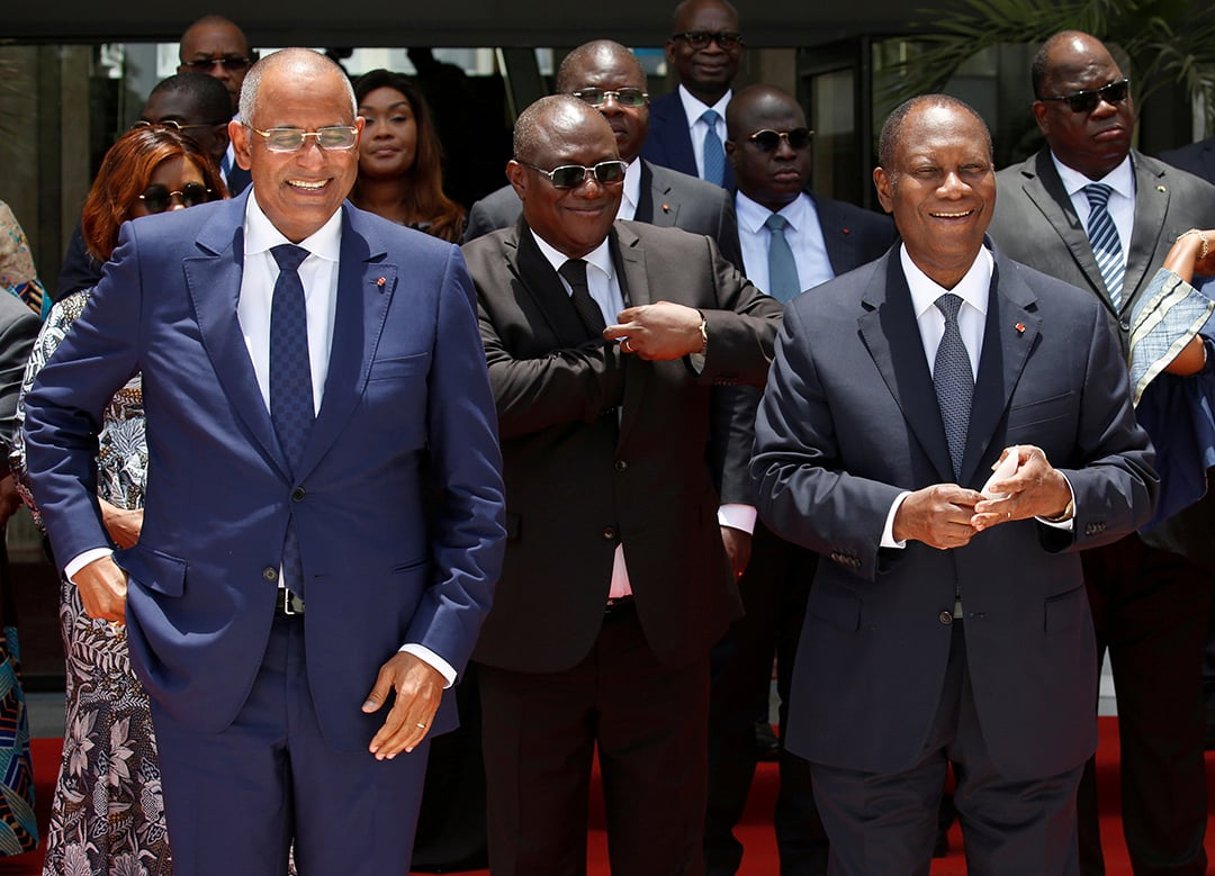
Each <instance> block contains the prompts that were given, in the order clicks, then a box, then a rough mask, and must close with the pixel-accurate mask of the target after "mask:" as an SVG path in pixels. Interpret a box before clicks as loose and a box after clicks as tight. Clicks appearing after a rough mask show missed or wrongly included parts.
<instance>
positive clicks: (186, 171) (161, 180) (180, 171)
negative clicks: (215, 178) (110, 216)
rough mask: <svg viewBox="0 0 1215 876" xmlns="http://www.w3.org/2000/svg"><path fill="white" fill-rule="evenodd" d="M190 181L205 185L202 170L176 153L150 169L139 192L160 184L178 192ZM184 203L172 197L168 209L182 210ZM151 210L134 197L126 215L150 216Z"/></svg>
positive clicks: (136, 216)
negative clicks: (173, 156) (150, 173)
mask: <svg viewBox="0 0 1215 876" xmlns="http://www.w3.org/2000/svg"><path fill="white" fill-rule="evenodd" d="M190 183H196V184H198V185H200V186H204V187H205V186H206V185H207V181H206V179H205V178H204V177H203V174H202V171H201V170H199V169H198V166H197V165H196V164H195V163H194V162H193V161H191V160H190V159H189V158H186V156H184V155H178V156H176V157H175V158H166V159H165V160H164V161H162V162H160V164H158V165H156V169H155V170H153V171H152V176H151V177H150V178H149V179H148V182H147V185H145V186H144V187H143V189H142V190H141V193H142V192H143V191H146V190H147V189H148V187H149V186H154V185H162V186H164V187H165V188H166V189H167V190H168V191H170V192H180V191H181V190H182V189H183V188H185V187H186V186H187V185H189V184H190ZM184 209H185V204H183V203H182V202H181V198H179V197H177V198H173V200H172V201H171V202H170V204H169V210H184ZM151 214H152V211H151V210H149V209H148V208H147V207H146V206H145V205H144V202H143V201H141V200H139V199H138V198H136V199H135V203H134V204H132V205H131V209H130V211H129V214H128V217H127V218H129V219H138V218H139V217H140V216H150V215H151Z"/></svg>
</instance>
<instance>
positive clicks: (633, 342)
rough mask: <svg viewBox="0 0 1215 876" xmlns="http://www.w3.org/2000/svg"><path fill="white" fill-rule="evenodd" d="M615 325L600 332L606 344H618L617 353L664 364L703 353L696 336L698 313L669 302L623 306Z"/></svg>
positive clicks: (702, 344)
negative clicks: (616, 342)
mask: <svg viewBox="0 0 1215 876" xmlns="http://www.w3.org/2000/svg"><path fill="white" fill-rule="evenodd" d="M616 319H617V320H618V321H617V323H616V324H615V325H609V326H608V327H607V328H605V329H604V330H603V337H604V338H606V339H607V340H609V341H620V352H622V353H635V354H636V355H637V356H639V357H640V358H642V359H649V360H654V361H665V360H670V359H682V358H683V357H684V356H687V355H689V354H691V353H700V352H703V351H704V345H705V340H704V336H703V335H701V333H700V321H701V319H702V317H701V315H700V311H699V310H697V309H696V308H694V307H686V306H685V305H683V304H676V303H675V302H673V301H658V302H656V303H654V304H642V305H638V306H637V307H626V308H625V309H624V310H622V311H620V314H619V315H618V316H617V317H616Z"/></svg>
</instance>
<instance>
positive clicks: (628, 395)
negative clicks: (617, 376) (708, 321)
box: [608, 222, 652, 442]
mask: <svg viewBox="0 0 1215 876" xmlns="http://www.w3.org/2000/svg"><path fill="white" fill-rule="evenodd" d="M608 239H609V241H610V242H611V243H610V246H611V251H612V261H613V262H614V263H615V266H616V272H617V276H619V278H620V293H621V295H622V296H623V297H624V303H625V306H626V307H638V306H640V305H642V304H649V303H650V300H651V297H650V281H649V277H648V275H647V273H646V262H645V250H644V248H643V247H642V245H641V240H640V239H639V238H638V237H637V235H636V234H635V233H634V232H633V231H632V230H631V229H630V228H628V226H626V225H622V224H621V223H619V222H617V223H616V224H615V225H613V226H612V232H611V234H610V235H609V237H608ZM621 355H622V356H623V357H624V363H625V372H624V377H625V379H624V405H623V408H622V414H621V419H620V441H621V442H623V441H624V439H625V438H626V437H627V436H628V434H629V430H630V429H631V428H632V425H633V423H635V422H636V420H637V415H638V413H639V412H640V410H641V399H642V396H643V395H644V394H645V386H646V383H647V382H648V381H649V377H650V373H651V371H652V366H650V364H649V363H648V362H645V361H643V360H641V359H639V358H637V357H636V356H633V355H630V354H627V353H622V354H621Z"/></svg>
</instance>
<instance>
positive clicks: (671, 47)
mask: <svg viewBox="0 0 1215 876" xmlns="http://www.w3.org/2000/svg"><path fill="white" fill-rule="evenodd" d="M674 27H675V33H688V32H689V31H704V32H707V33H738V32H739V25H738V15H737V14H736V13H735V12H734V10H733V9H731V8H730V7H729V6H727V5H726V4H724V3H722V2H721V0H693V2H691V3H687V4H685V5H684V7H683V8H682V9H680V10H679V14H678V15H677V16H676V19H675V22H674ZM742 53H743V48H742V46H741V45H738V44H735V45H734V46H732V47H731V48H729V49H723V48H722V47H721V46H720V45H718V43H717V41H716V40H710V41H709V44H708V45H707V46H705V47H704V48H703V49H694V48H692V47H691V46H690V45H688V43H687V41H686V40H677V39H669V40H667V43H666V55H667V63H668V64H670V65H671V66H672V67H674V68H675V73H676V75H677V76H678V77H679V81H680V82H681V83H682V84H683V86H684V88H686V89H688V91H690V92H691V93H692V94H694V95H696V97H697V98H699V99H700V100H702V101H704V102H705V103H707V104H709V105H710V106H711V105H713V104H714V103H716V102H717V101H718V100H720V99H721V96H722V95H723V94H725V93H726V90H727V89H728V88H729V87H730V83H731V82H733V81H734V77H735V76H736V75H738V64H739V62H740V61H741V60H742Z"/></svg>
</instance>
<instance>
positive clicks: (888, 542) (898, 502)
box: [879, 490, 911, 549]
mask: <svg viewBox="0 0 1215 876" xmlns="http://www.w3.org/2000/svg"><path fill="white" fill-rule="evenodd" d="M910 495H911V490H904V491H903V492H901V493H899V494H898V495H897V496H895V497H894V502H893V504H891V506H890V513H889V514H887V515H886V526H885V528H883V529H882V543H881V544H880V545H879V547H884V548H899V549H902V548H905V547H907V540H906V539H904V540H903V541H895V540H894V515H896V514H898V513H899V508H901V507H903V500H904V499H906V498H907V497H908V496H910Z"/></svg>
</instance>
